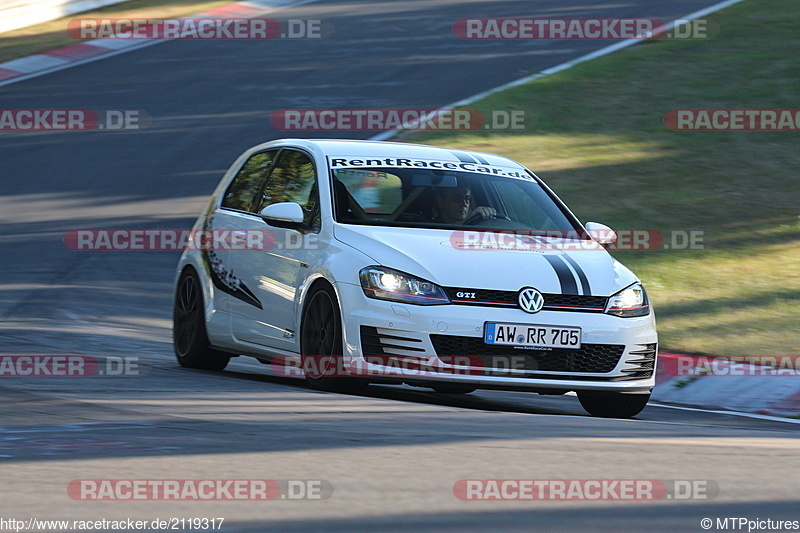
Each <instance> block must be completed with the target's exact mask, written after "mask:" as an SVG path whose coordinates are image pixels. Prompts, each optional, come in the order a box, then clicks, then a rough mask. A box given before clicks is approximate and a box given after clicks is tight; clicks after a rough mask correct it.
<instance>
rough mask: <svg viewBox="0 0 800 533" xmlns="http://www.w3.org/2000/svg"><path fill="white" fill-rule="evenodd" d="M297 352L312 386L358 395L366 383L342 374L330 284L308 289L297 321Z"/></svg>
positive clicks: (337, 320) (338, 320)
mask: <svg viewBox="0 0 800 533" xmlns="http://www.w3.org/2000/svg"><path fill="white" fill-rule="evenodd" d="M300 353H301V354H302V356H301V357H302V365H303V373H304V374H305V377H306V381H307V382H308V386H309V387H311V388H312V389H315V390H324V391H332V392H345V393H353V394H358V393H359V392H363V391H364V390H365V389H366V388H367V386H368V385H369V383H368V382H367V381H365V380H362V379H357V378H352V377H346V376H343V374H345V373H346V371H345V370H344V366H343V361H342V360H343V358H344V355H343V354H344V345H343V340H342V314H341V311H340V310H339V303H338V301H337V299H336V293H335V292H334V291H333V288H332V287H331V286H330V285H327V284H322V283H321V284H319V285H318V286H316V287H314V288H312V289H311V293H310V294H309V296H308V300H307V301H306V304H305V307H304V308H303V318H302V321H301V324H300Z"/></svg>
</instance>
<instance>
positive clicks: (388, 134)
mask: <svg viewBox="0 0 800 533" xmlns="http://www.w3.org/2000/svg"><path fill="white" fill-rule="evenodd" d="M742 1H743V0H725V1H724V2H720V3H718V4H714V5H713V6H709V7H707V8H705V9H701V10H700V11H695V12H694V13H692V14H690V15H686V16H685V17H679V18H678V19H676V20H680V21H682V22H683V21H688V20H695V19H698V18H700V17H703V16H705V15H708V14H710V13H715V12H717V11H719V10H721V9H725V8H726V7H729V6H732V5H734V4H738V3H739V2H742ZM674 27H675V21H672V22H670V23H669V24H666V25H665V26H663V27H662V28H659V29H656V30H654V32H653V33H656V32H660V31H665V32H666V31H670V30H671V29H673V28H674ZM645 40H646V39H626V40H624V41H620V42H618V43H614V44H612V45H610V46H606V47H605V48H601V49H600V50H596V51H594V52H591V53H589V54H586V55H584V56H581V57H578V58H576V59H573V60H572V61H567V62H566V63H561V64H560V65H556V66H555V67H550V68H548V69H545V70H543V71H541V72H538V73H536V74H531V75H530V76H526V77H524V78H520V79H518V80H514V81H512V82H509V83H506V84H504V85H500V86H499V87H495V88H493V89H489V90H488V91H483V92H482V93H478V94H476V95H473V96H468V97H467V98H464V99H463V100H459V101H458V102H454V103H452V104H450V105H446V106H444V107H442V108H440V109H437V110H436V111H433V112H431V113H430V115H429V116H435V115H436V114H437V113H439V112H440V111H446V110H448V109H453V108H455V107H459V106H465V105H469V104H471V103H473V102H475V101H477V100H481V99H483V98H486V97H487V96H490V95H492V94H494V93H497V92H500V91H505V90H506V89H511V88H512V87H517V86H519V85H524V84H526V83H530V82H532V81H534V80H538V79H540V78H544V77H545V76H550V75H551V74H555V73H557V72H561V71H564V70H567V69H568V68H572V67H574V66H575V65H577V64H579V63H583V62H585V61H591V60H592V59H597V58H598V57H602V56H605V55H608V54H612V53H614V52H616V51H618V50H622V49H624V48H628V47H629V46H633V45H634V44H637V43H640V42H642V41H645ZM414 131H421V130H391V131H384V132H382V133H379V134H377V135H375V136H374V137H370V138H369V140H370V141H385V140H387V139H391V138H392V137H394V136H395V135H397V134H399V133H413V132H414Z"/></svg>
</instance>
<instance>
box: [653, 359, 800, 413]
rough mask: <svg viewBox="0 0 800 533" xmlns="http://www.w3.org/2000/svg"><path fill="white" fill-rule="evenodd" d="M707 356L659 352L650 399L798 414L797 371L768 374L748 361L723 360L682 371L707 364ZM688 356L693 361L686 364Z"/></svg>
mask: <svg viewBox="0 0 800 533" xmlns="http://www.w3.org/2000/svg"><path fill="white" fill-rule="evenodd" d="M710 359H713V358H710V357H700V356H691V355H680V354H673V353H663V352H661V353H659V354H658V369H657V371H656V387H655V389H654V390H653V395H652V399H653V400H654V401H657V402H663V403H666V404H673V405H684V406H691V407H702V408H704V409H719V410H726V411H741V412H745V413H758V414H762V415H772V416H797V415H800V372H797V371H790V372H778V373H777V375H768V374H766V373H763V372H761V371H760V370H759V367H756V366H753V365H750V364H749V363H737V362H731V361H729V360H727V359H726V360H723V361H720V362H718V363H714V366H715V367H716V371H710V372H708V373H704V372H693V373H691V374H693V375H684V374H686V373H685V372H681V371H680V368H686V367H688V366H691V368H693V369H697V368H702V367H703V366H704V365H707V363H708V361H709V360H710ZM689 360H691V361H692V363H689V364H686V362H687V361H689Z"/></svg>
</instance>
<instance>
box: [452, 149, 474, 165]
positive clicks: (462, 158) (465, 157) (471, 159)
mask: <svg viewBox="0 0 800 533" xmlns="http://www.w3.org/2000/svg"><path fill="white" fill-rule="evenodd" d="M450 153H451V154H453V155H454V156H456V157H457V158H458V160H459V161H461V162H462V163H477V162H478V161H477V160H476V159H475V158H474V157H472V156H470V155H469V154H465V153H464V152H456V151H455V150H451V151H450Z"/></svg>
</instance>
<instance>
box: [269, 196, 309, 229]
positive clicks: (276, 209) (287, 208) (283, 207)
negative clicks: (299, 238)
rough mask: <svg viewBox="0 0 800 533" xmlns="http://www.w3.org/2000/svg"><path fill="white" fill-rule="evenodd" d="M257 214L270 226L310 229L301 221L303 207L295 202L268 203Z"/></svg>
mask: <svg viewBox="0 0 800 533" xmlns="http://www.w3.org/2000/svg"><path fill="white" fill-rule="evenodd" d="M258 215H259V216H260V217H261V219H262V220H263V221H264V222H266V223H267V224H269V225H270V226H275V227H278V228H287V229H295V230H297V231H307V230H308V229H310V228H308V226H306V225H305V224H304V223H303V219H304V218H305V216H304V214H303V208H302V207H300V204H297V203H295V202H280V203H277V204H272V205H268V206H267V207H265V208H264V209H262V210H261V212H260V213H259V214H258Z"/></svg>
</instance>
